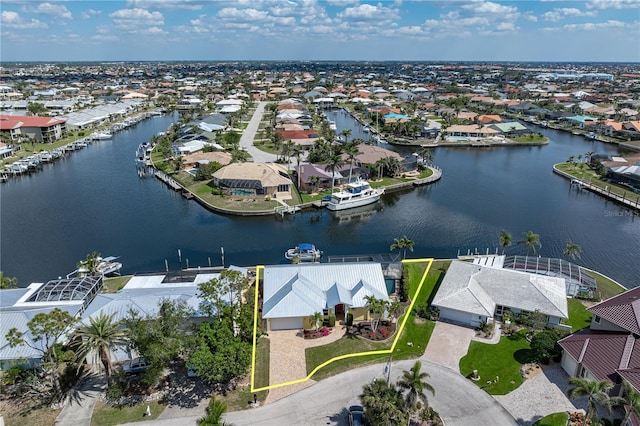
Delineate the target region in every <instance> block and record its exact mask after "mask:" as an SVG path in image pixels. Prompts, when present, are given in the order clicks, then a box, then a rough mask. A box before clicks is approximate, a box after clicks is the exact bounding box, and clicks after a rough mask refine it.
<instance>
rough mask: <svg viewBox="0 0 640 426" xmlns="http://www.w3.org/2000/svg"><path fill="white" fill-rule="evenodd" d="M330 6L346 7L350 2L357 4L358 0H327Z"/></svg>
mask: <svg viewBox="0 0 640 426" xmlns="http://www.w3.org/2000/svg"><path fill="white" fill-rule="evenodd" d="M326 1H327V4H328V5H329V6H339V7H344V6H347V5H350V4H357V3H358V0H326Z"/></svg>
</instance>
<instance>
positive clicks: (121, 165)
mask: <svg viewBox="0 0 640 426" xmlns="http://www.w3.org/2000/svg"><path fill="white" fill-rule="evenodd" d="M343 118H344V117H341V119H340V120H336V121H337V125H338V132H340V131H341V130H342V129H343V128H345V126H347V127H348V126H349V124H352V125H353V127H354V128H355V126H358V125H357V124H355V123H351V122H350V121H349V120H347V119H344V120H343ZM174 119H175V118H174V117H169V116H165V117H156V118H152V119H150V120H147V121H145V122H143V123H140V124H138V125H137V126H136V127H134V128H132V129H129V130H127V131H124V132H121V133H118V134H116V135H115V136H114V138H113V139H112V140H110V141H100V142H94V143H93V144H91V145H90V146H89V147H87V148H85V149H84V150H82V151H78V152H75V153H73V154H72V155H70V156H69V157H67V158H66V159H64V160H62V161H59V162H57V163H55V164H51V165H46V166H45V167H44V170H43V171H41V172H39V173H36V174H33V175H31V176H26V177H22V178H18V179H14V180H10V181H9V182H8V183H6V184H3V185H2V186H1V187H0V192H1V194H0V195H1V198H0V202H1V204H0V208H1V209H0V210H1V216H0V226H1V228H0V231H1V232H0V234H1V241H0V243H1V245H0V270H2V271H3V272H4V273H5V274H6V275H7V276H12V277H13V276H15V277H17V278H18V279H19V285H21V286H25V285H28V284H29V283H31V282H43V281H46V280H49V279H52V278H56V277H58V276H63V275H65V274H67V273H68V272H70V271H71V270H73V269H74V268H75V264H76V263H77V262H78V261H79V260H81V259H83V258H84V257H85V256H86V255H87V254H88V253H90V252H92V251H98V252H99V253H101V254H102V255H103V256H121V261H122V263H123V264H124V268H123V271H122V272H123V273H127V274H128V273H142V272H154V271H163V270H164V269H165V260H166V263H167V264H168V266H169V269H171V270H177V269H178V267H179V262H178V253H177V251H178V250H181V253H182V266H186V265H187V262H188V264H189V266H191V267H195V266H207V265H209V264H211V265H214V266H215V265H220V264H221V262H222V253H221V252H222V248H224V261H225V264H226V265H229V264H235V265H255V264H274V263H280V262H282V261H283V254H284V252H285V250H286V249H287V248H290V247H293V246H295V245H296V244H297V243H299V242H311V243H314V244H316V246H317V247H319V248H320V249H321V250H323V251H324V252H325V255H350V254H370V253H389V246H390V244H391V243H392V242H393V239H394V238H398V237H402V236H403V235H406V236H408V237H409V238H410V239H412V240H414V241H415V247H414V252H413V253H410V255H411V256H412V257H417V256H421V257H422V256H429V257H436V258H451V257H455V256H456V255H457V254H458V251H460V252H461V253H466V252H467V250H472V251H475V250H476V249H477V250H478V251H479V252H483V253H484V252H485V251H486V249H487V248H489V249H490V250H491V251H495V249H496V246H497V245H498V235H499V232H500V230H501V229H502V228H504V229H507V230H508V231H509V232H511V233H512V235H513V237H514V246H512V247H510V248H508V249H507V254H509V253H511V254H524V253H525V251H524V249H523V248H522V247H521V246H518V245H516V244H515V241H516V240H518V239H520V238H521V236H522V234H523V233H524V232H526V231H529V230H531V231H533V232H535V233H538V234H540V239H541V242H542V248H541V249H540V251H539V254H540V255H542V256H548V257H562V251H563V249H564V247H565V245H566V242H567V241H568V240H571V241H573V242H575V243H577V244H579V245H580V246H581V247H582V258H581V259H580V260H578V261H576V263H579V264H581V265H584V266H587V267H589V268H593V269H596V270H599V271H601V272H602V273H604V274H606V275H609V276H611V277H612V278H614V279H616V280H618V281H620V282H621V283H622V284H624V285H626V286H628V287H635V286H637V285H640V261H639V259H640V217H638V216H635V215H634V214H633V213H632V212H631V211H629V210H626V209H623V208H622V207H620V206H618V205H616V204H614V203H612V202H608V201H606V200H604V199H602V198H600V197H598V196H596V195H594V194H592V193H590V192H587V191H578V190H577V189H576V188H575V187H573V188H572V187H571V186H570V184H569V182H568V181H567V180H565V179H563V178H561V177H559V176H557V175H555V174H553V173H552V165H553V164H554V163H557V162H562V161H565V160H566V159H567V158H568V157H569V156H571V155H574V156H577V155H579V154H584V153H586V152H588V151H594V152H597V153H615V152H617V150H616V147H614V146H611V145H607V144H602V143H599V142H594V141H586V140H584V139H582V138H579V137H576V136H573V135H570V134H567V133H562V132H558V131H554V130H549V129H540V131H541V132H542V133H544V134H545V135H546V136H548V137H549V138H550V140H551V142H550V144H549V145H547V146H541V147H519V148H475V149H471V148H468V149H467V148H458V149H455V148H446V149H442V148H441V149H436V150H434V161H435V164H437V165H438V166H439V167H441V168H442V170H443V178H442V179H441V180H440V181H439V182H437V183H435V184H433V185H430V186H426V187H421V188H417V189H414V190H408V191H405V192H398V193H391V194H386V195H385V196H384V197H383V199H382V200H381V202H379V203H377V204H375V205H372V206H367V207H363V208H360V209H358V210H347V211H344V212H340V213H337V214H336V213H331V212H329V211H326V210H310V211H305V212H301V213H297V214H295V215H293V216H288V217H285V218H283V219H281V218H276V217H231V216H224V215H218V214H213V213H210V212H209V211H207V210H205V209H204V208H202V207H201V206H199V205H198V204H197V203H195V202H193V201H188V200H186V199H184V198H182V197H181V196H180V195H179V194H177V193H175V192H174V191H172V190H170V189H168V188H167V187H166V186H164V184H162V183H161V182H160V181H158V180H157V179H153V178H147V179H141V178H139V177H138V175H137V174H136V168H135V164H134V157H135V155H134V154H135V150H136V148H137V146H138V145H139V144H140V143H141V142H144V141H148V140H149V139H150V137H151V136H152V135H153V134H156V133H158V132H160V131H163V130H166V129H167V127H168V126H169V125H170V124H171V123H172V122H173V120H174ZM345 123H346V124H345ZM354 128H352V136H351V137H358V136H356V135H357V133H356V132H355V131H354ZM397 149H398V150H399V151H401V152H402V153H403V154H404V155H406V156H410V155H411V153H412V150H411V149H403V148H397Z"/></svg>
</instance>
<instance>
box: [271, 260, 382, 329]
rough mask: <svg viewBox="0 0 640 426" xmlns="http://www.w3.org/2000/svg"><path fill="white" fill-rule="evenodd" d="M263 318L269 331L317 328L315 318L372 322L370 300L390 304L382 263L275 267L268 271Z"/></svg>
mask: <svg viewBox="0 0 640 426" xmlns="http://www.w3.org/2000/svg"><path fill="white" fill-rule="evenodd" d="M262 288H263V299H262V300H263V303H262V318H263V319H265V320H267V329H268V330H269V331H271V330H295V329H311V328H315V324H312V320H311V316H312V315H313V314H314V313H316V312H320V313H323V314H325V315H326V314H331V313H333V314H336V313H337V314H343V313H344V314H345V315H346V313H347V312H350V313H351V314H352V315H353V319H354V320H355V321H358V320H368V319H370V313H369V309H367V302H366V300H365V298H366V297H367V296H373V297H375V298H377V299H382V300H387V301H388V300H389V295H388V292H387V286H386V282H385V277H384V274H383V270H382V266H381V265H380V263H375V262H362V263H331V264H329V263H322V264H295V265H272V266H266V267H265V268H264V282H263V286H262Z"/></svg>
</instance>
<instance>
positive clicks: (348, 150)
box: [343, 141, 360, 182]
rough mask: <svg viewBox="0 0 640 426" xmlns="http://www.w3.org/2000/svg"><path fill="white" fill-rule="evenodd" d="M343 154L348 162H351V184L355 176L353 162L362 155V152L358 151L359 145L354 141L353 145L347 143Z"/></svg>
mask: <svg viewBox="0 0 640 426" xmlns="http://www.w3.org/2000/svg"><path fill="white" fill-rule="evenodd" d="M343 152H344V154H345V155H346V157H347V161H349V182H351V177H352V176H353V162H354V161H355V159H356V157H357V156H358V155H359V154H360V150H359V149H358V145H357V144H356V143H354V142H353V141H352V142H351V143H346V144H345V145H344V147H343Z"/></svg>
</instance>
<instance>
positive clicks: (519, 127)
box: [489, 121, 531, 137]
mask: <svg viewBox="0 0 640 426" xmlns="http://www.w3.org/2000/svg"><path fill="white" fill-rule="evenodd" d="M489 127H490V128H492V129H496V130H498V131H499V132H500V133H503V134H504V135H505V136H507V137H512V136H520V135H527V134H529V133H531V130H530V129H529V128H528V127H526V126H524V125H523V124H522V123H520V122H519V121H507V122H505V123H493V124H490V125H489Z"/></svg>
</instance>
